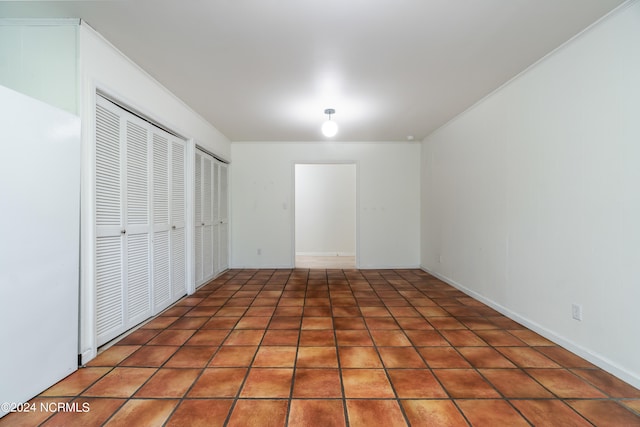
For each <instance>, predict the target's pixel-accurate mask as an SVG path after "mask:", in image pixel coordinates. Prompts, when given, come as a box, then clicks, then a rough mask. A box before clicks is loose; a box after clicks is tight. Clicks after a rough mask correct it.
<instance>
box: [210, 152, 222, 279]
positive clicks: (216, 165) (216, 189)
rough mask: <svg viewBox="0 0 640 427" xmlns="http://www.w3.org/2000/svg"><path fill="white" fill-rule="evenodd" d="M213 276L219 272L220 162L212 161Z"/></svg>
mask: <svg viewBox="0 0 640 427" xmlns="http://www.w3.org/2000/svg"><path fill="white" fill-rule="evenodd" d="M212 189H213V195H212V198H211V202H212V206H213V207H212V211H213V252H214V254H213V260H212V261H213V274H214V275H217V274H218V273H219V272H220V249H219V247H220V200H219V199H220V162H218V161H217V160H214V161H213V187H212Z"/></svg>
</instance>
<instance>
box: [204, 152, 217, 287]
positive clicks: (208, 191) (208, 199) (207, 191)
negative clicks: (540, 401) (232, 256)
mask: <svg viewBox="0 0 640 427" xmlns="http://www.w3.org/2000/svg"><path fill="white" fill-rule="evenodd" d="M213 187H214V185H213V159H212V158H211V157H209V156H206V157H205V158H204V163H203V164H202V207H203V210H202V222H203V223H204V226H203V230H202V234H203V235H202V247H203V260H202V264H203V265H202V267H203V276H204V277H203V279H204V281H207V280H209V279H210V278H211V277H212V276H213V273H214V271H213V258H214V256H215V254H216V251H214V247H213Z"/></svg>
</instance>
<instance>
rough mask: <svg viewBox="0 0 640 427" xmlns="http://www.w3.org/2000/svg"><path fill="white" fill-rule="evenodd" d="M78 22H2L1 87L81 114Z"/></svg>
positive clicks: (39, 20) (12, 20)
mask: <svg viewBox="0 0 640 427" xmlns="http://www.w3.org/2000/svg"><path fill="white" fill-rule="evenodd" d="M78 23H79V20H77V19H62V20H60V19H57V20H46V19H36V20H21V19H19V20H16V19H9V20H3V19H0V84H2V85H3V86H6V87H9V88H11V89H13V90H15V91H18V92H21V93H24V94H26V95H29V96H31V97H33V98H36V99H39V100H41V101H44V102H46V103H47V104H50V105H54V106H56V107H58V108H62V109H63V110H66V111H68V112H70V113H73V114H78V106H77V104H78V85H77V81H78V80H77V77H78V76H77V72H78V43H77V38H78Z"/></svg>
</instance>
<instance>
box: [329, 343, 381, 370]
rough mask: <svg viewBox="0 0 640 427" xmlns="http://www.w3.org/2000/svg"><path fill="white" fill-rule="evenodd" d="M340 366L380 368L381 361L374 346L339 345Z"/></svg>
mask: <svg viewBox="0 0 640 427" xmlns="http://www.w3.org/2000/svg"><path fill="white" fill-rule="evenodd" d="M338 353H339V354H340V366H341V367H342V368H382V362H381V361H380V357H379V356H378V352H377V351H376V349H375V348H374V347H340V348H339V349H338Z"/></svg>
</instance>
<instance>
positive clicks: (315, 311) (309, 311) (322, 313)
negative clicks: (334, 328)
mask: <svg viewBox="0 0 640 427" xmlns="http://www.w3.org/2000/svg"><path fill="white" fill-rule="evenodd" d="M303 315H304V317H331V315H332V314H331V307H306V306H305V307H304V312H303Z"/></svg>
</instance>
